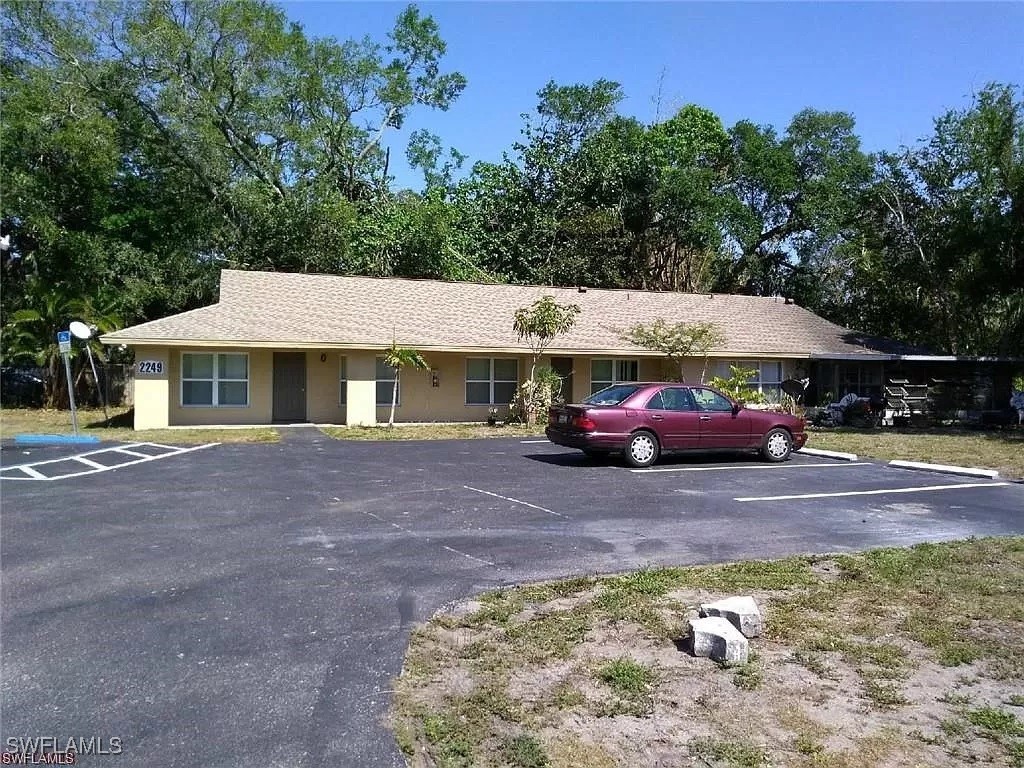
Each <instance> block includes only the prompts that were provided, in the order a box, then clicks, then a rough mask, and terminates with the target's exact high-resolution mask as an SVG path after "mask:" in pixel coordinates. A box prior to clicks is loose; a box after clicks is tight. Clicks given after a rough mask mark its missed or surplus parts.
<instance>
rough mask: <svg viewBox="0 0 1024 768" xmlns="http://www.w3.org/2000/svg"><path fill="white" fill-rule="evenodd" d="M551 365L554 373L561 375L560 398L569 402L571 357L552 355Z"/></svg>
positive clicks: (570, 399) (570, 400) (570, 398)
mask: <svg viewBox="0 0 1024 768" xmlns="http://www.w3.org/2000/svg"><path fill="white" fill-rule="evenodd" d="M551 367H552V369H554V371H555V373H557V374H558V375H559V376H561V377H562V392H561V395H560V396H561V398H562V399H563V400H565V402H567V403H571V402H572V401H573V400H572V358H571V357H552V358H551Z"/></svg>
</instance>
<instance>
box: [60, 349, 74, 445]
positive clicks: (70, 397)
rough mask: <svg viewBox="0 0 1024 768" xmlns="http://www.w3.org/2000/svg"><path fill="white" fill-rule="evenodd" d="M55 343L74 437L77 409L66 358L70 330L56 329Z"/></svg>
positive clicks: (68, 350)
mask: <svg viewBox="0 0 1024 768" xmlns="http://www.w3.org/2000/svg"><path fill="white" fill-rule="evenodd" d="M57 345H58V346H59V347H60V356H61V357H63V358H64V373H65V374H66V375H67V377H68V400H69V401H70V402H71V426H72V428H73V429H74V430H75V437H78V409H77V408H76V407H75V385H74V383H73V382H72V381H71V361H70V359H69V358H68V355H69V353H70V352H71V331H58V332H57Z"/></svg>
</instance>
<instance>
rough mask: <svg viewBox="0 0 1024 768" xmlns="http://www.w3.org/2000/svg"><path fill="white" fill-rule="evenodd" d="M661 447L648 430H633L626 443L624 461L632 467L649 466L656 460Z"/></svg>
mask: <svg viewBox="0 0 1024 768" xmlns="http://www.w3.org/2000/svg"><path fill="white" fill-rule="evenodd" d="M660 451H661V448H660V446H659V445H658V438H656V437H655V436H654V435H652V434H651V433H650V432H644V431H640V432H634V433H633V434H632V435H630V437H629V442H628V443H627V444H626V461H627V462H629V463H630V464H632V465H633V466H634V467H649V466H651V464H653V463H654V462H656V461H657V460H658V453H660Z"/></svg>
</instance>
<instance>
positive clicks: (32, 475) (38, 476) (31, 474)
mask: <svg viewBox="0 0 1024 768" xmlns="http://www.w3.org/2000/svg"><path fill="white" fill-rule="evenodd" d="M6 469H20V470H21V471H22V472H24V473H25V474H26V475H28V477H11V478H8V479H9V480H29V479H31V480H45V479H46V475H44V474H43V473H42V472H37V471H36V470H34V469H32V467H6Z"/></svg>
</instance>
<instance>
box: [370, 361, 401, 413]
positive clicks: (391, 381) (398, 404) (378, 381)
mask: <svg viewBox="0 0 1024 768" xmlns="http://www.w3.org/2000/svg"><path fill="white" fill-rule="evenodd" d="M378 362H380V363H383V362H384V355H377V359H376V360H374V362H373V365H374V381H375V384H374V385H373V399H374V400H376V399H377V389H378V387H377V384H383V383H385V382H387V383H388V384H390V385H391V386H392V388H393V387H394V386H395V379H398V399H397V400H395V408H401V407H402V379H401V378H400V375H399V373H398V369H397V368H392V369H391V370H393V371H394V372H395V375H394V376H392V377H391V378H390V379H380V378H377V376H376V370H377V363H378ZM376 406H377V407H378V408H390V407H391V394H390V391H389V394H388V401H387V402H386V403H381V402H378V403H377V404H376Z"/></svg>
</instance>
